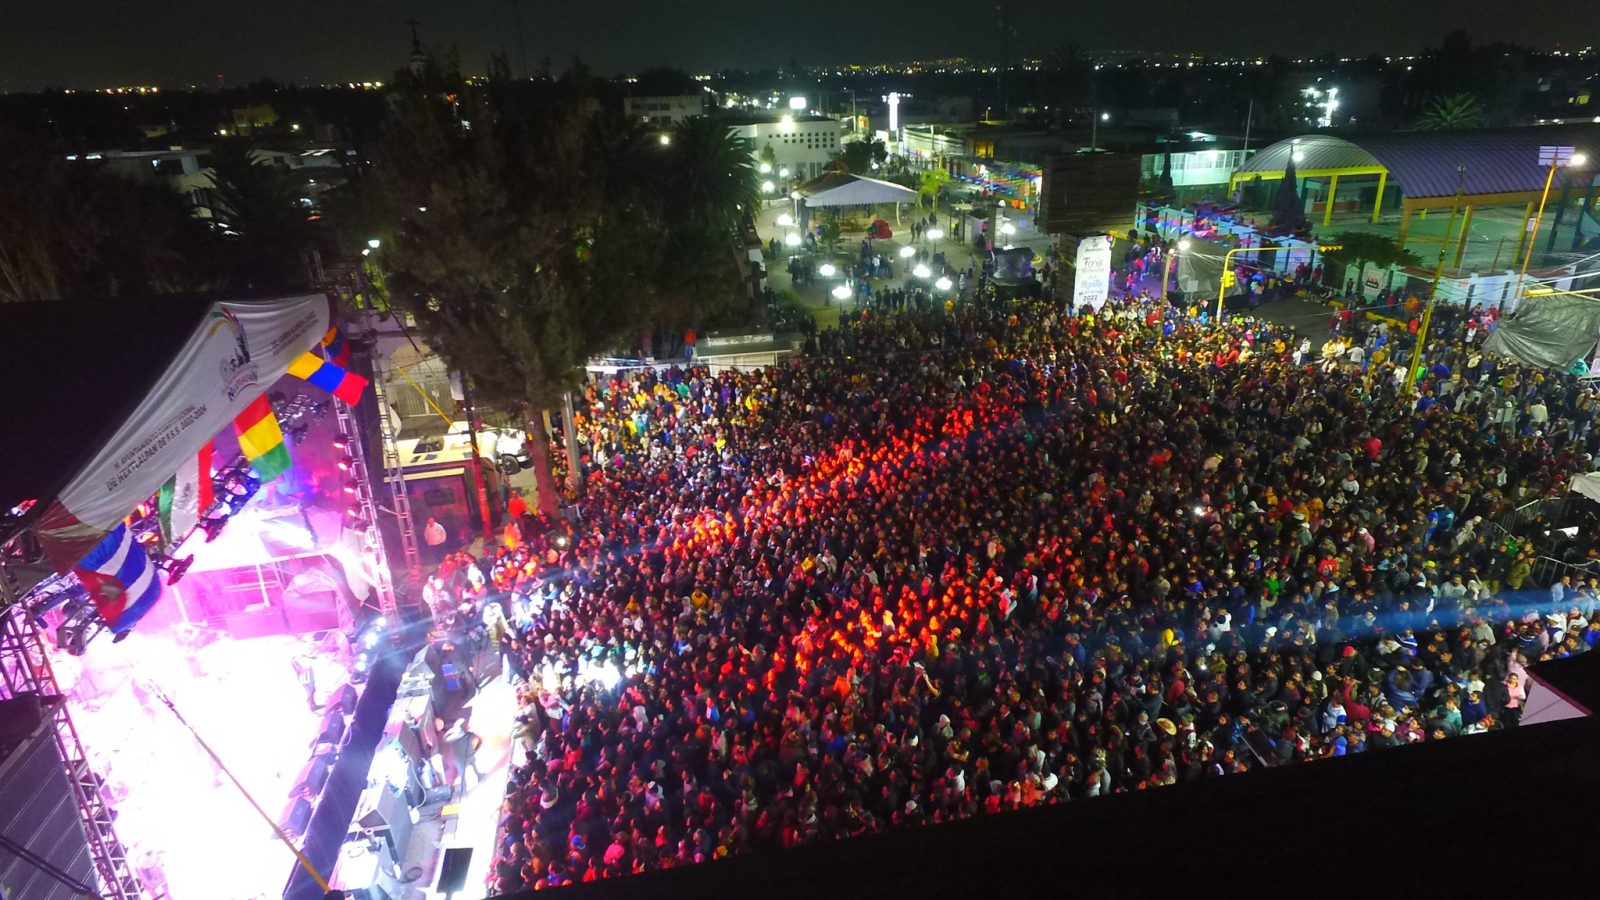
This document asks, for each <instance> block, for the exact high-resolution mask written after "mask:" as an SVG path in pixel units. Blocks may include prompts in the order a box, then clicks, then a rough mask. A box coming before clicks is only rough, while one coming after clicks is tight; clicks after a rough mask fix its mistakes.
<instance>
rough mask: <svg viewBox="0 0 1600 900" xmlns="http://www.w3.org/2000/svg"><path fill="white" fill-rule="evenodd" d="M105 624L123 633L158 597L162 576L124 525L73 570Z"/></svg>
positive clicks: (131, 626)
mask: <svg viewBox="0 0 1600 900" xmlns="http://www.w3.org/2000/svg"><path fill="white" fill-rule="evenodd" d="M73 572H75V573H76V574H77V576H78V581H80V582H81V583H82V584H83V586H84V588H86V589H87V590H88V591H89V597H90V599H92V600H93V601H94V607H95V609H97V610H99V612H100V618H101V619H103V620H105V623H106V627H107V628H110V629H111V631H112V632H113V633H115V634H118V635H123V634H126V633H127V632H128V631H130V630H132V628H133V626H134V625H136V624H138V622H139V620H140V619H142V618H144V614H145V613H147V612H149V611H150V608H151V607H153V606H155V605H156V601H157V600H160V599H161V577H160V573H159V572H157V570H156V567H155V565H154V564H153V563H151V562H150V557H149V555H148V554H146V553H145V552H144V548H143V547H140V546H139V544H138V542H137V541H135V540H134V539H133V532H131V531H129V530H128V526H127V524H121V525H118V526H117V528H116V530H115V531H113V532H111V533H110V534H108V535H106V537H105V539H104V540H102V541H101V542H100V543H98V544H96V545H95V548H94V549H93V550H91V551H89V555H88V556H85V557H84V558H83V562H80V563H78V565H77V566H76V567H75V568H74V569H73Z"/></svg>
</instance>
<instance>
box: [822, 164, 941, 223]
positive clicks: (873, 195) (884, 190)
mask: <svg viewBox="0 0 1600 900" xmlns="http://www.w3.org/2000/svg"><path fill="white" fill-rule="evenodd" d="M795 192H796V193H798V194H799V195H800V202H801V203H802V204H804V205H805V207H806V208H807V209H810V208H813V207H817V208H824V207H840V206H872V205H874V204H878V203H893V204H894V215H895V223H896V224H898V223H899V221H900V205H901V204H902V203H915V202H917V192H916V191H913V190H912V189H910V188H908V187H902V186H901V185H898V184H895V183H894V182H892V181H881V180H879V179H877V178H867V177H865V176H862V175H850V174H847V173H844V172H828V173H827V174H824V175H822V176H820V177H818V178H813V179H811V180H810V181H808V182H806V183H805V184H802V185H800V186H799V187H798V188H796V189H795Z"/></svg>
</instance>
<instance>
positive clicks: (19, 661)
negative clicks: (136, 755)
mask: <svg viewBox="0 0 1600 900" xmlns="http://www.w3.org/2000/svg"><path fill="white" fill-rule="evenodd" d="M15 598H16V592H15V585H14V584H13V582H12V578H11V572H10V570H9V569H7V568H6V566H5V565H4V564H0V606H3V607H4V608H3V609H0V680H3V682H4V684H3V687H4V691H5V695H6V697H8V698H9V697H16V696H19V695H22V694H30V693H31V694H34V695H36V696H37V697H38V698H39V705H40V712H41V714H42V715H43V716H44V717H45V719H46V721H47V723H48V725H49V726H50V734H51V737H52V738H53V739H54V741H55V745H56V758H57V759H58V760H60V762H61V767H62V770H63V772H65V774H66V776H67V784H68V785H70V786H71V787H72V799H73V802H74V803H75V804H76V805H77V807H78V821H79V823H80V824H81V825H82V826H83V834H84V838H85V839H86V840H87V842H88V847H89V856H90V858H91V859H92V860H93V861H94V869H95V873H96V874H97V875H98V876H99V878H100V890H101V894H100V896H101V897H102V898H103V900H142V898H143V897H144V891H143V889H142V887H141V886H140V884H139V877H138V875H136V874H134V870H133V865H132V863H130V862H129V860H128V851H127V848H126V847H124V846H123V844H122V841H120V840H118V839H117V830H116V826H115V813H114V812H113V811H112V809H111V807H110V805H109V804H107V803H106V802H105V798H104V796H103V795H102V793H101V778H100V776H99V775H97V774H96V773H95V772H94V771H93V770H92V769H91V768H90V767H89V760H88V757H86V756H85V755H84V752H83V742H82V741H80V740H79V739H78V729H77V727H76V726H74V725H73V723H72V714H71V713H70V712H68V710H67V698H66V696H65V695H63V694H62V692H61V687H60V685H58V684H57V682H56V676H55V672H54V670H53V669H51V667H50V657H49V656H48V654H46V652H45V646H44V639H43V637H41V636H40V634H39V629H38V627H37V626H36V625H35V624H34V620H33V617H31V616H29V615H28V613H27V610H26V609H24V608H23V605H22V604H20V603H15V602H13V601H14V600H15Z"/></svg>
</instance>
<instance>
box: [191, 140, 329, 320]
mask: <svg viewBox="0 0 1600 900" xmlns="http://www.w3.org/2000/svg"><path fill="white" fill-rule="evenodd" d="M207 164H208V166H209V167H210V169H211V185H212V187H211V190H210V191H209V192H208V199H207V202H208V204H209V206H210V209H211V217H212V220H213V221H214V222H216V223H217V225H218V226H219V227H220V228H221V229H222V236H223V256H224V258H225V260H226V262H227V265H228V268H229V271H230V273H231V275H232V278H233V280H234V282H235V284H237V285H238V286H240V287H246V288H254V289H260V290H287V289H292V288H299V287H304V286H305V285H306V284H308V283H309V282H310V267H309V265H308V262H307V252H308V251H309V250H310V249H311V247H312V243H313V239H314V231H313V226H312V223H311V221H310V219H309V218H308V216H307V211H306V209H305V207H303V206H301V205H300V188H299V184H298V182H297V181H296V180H295V178H294V177H293V176H291V175H290V174H289V173H288V172H287V171H286V170H284V169H280V168H278V167H277V166H274V165H270V164H268V163H265V162H262V161H260V160H259V159H258V158H257V156H256V154H255V152H254V151H253V150H252V149H251V147H250V146H249V145H248V144H246V143H244V142H242V141H227V142H224V143H222V144H219V145H217V147H215V148H214V149H213V150H212V151H211V155H210V157H209V158H208V160H207Z"/></svg>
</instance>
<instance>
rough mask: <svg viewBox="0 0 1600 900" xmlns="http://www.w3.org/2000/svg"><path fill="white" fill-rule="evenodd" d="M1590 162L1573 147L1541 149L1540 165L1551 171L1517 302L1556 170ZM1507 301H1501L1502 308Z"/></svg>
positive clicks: (1531, 234)
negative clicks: (1547, 167)
mask: <svg viewBox="0 0 1600 900" xmlns="http://www.w3.org/2000/svg"><path fill="white" fill-rule="evenodd" d="M1588 161H1589V159H1588V157H1586V156H1584V155H1583V154H1582V153H1578V152H1576V151H1575V149H1574V148H1572V147H1540V148H1539V165H1541V166H1549V167H1550V171H1549V173H1547V174H1546V175H1545V177H1544V193H1543V194H1540V195H1539V213H1538V214H1537V215H1535V216H1534V217H1533V224H1532V225H1531V226H1529V228H1528V253H1527V255H1526V256H1524V257H1522V272H1521V274H1519V275H1518V276H1517V290H1516V296H1517V302H1518V303H1521V302H1522V296H1523V286H1524V285H1525V284H1526V283H1527V280H1528V263H1530V262H1532V261H1533V248H1534V247H1535V246H1536V245H1537V244H1538V243H1539V225H1540V223H1541V222H1543V221H1544V204H1545V201H1547V200H1549V199H1550V185H1551V184H1552V183H1553V182H1554V181H1555V180H1556V170H1557V169H1559V168H1562V167H1564V166H1580V167H1581V166H1583V165H1584V164H1585V163H1587V162H1588ZM1504 305H1505V301H1504V300H1502V301H1501V306H1502V308H1503V307H1504Z"/></svg>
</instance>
